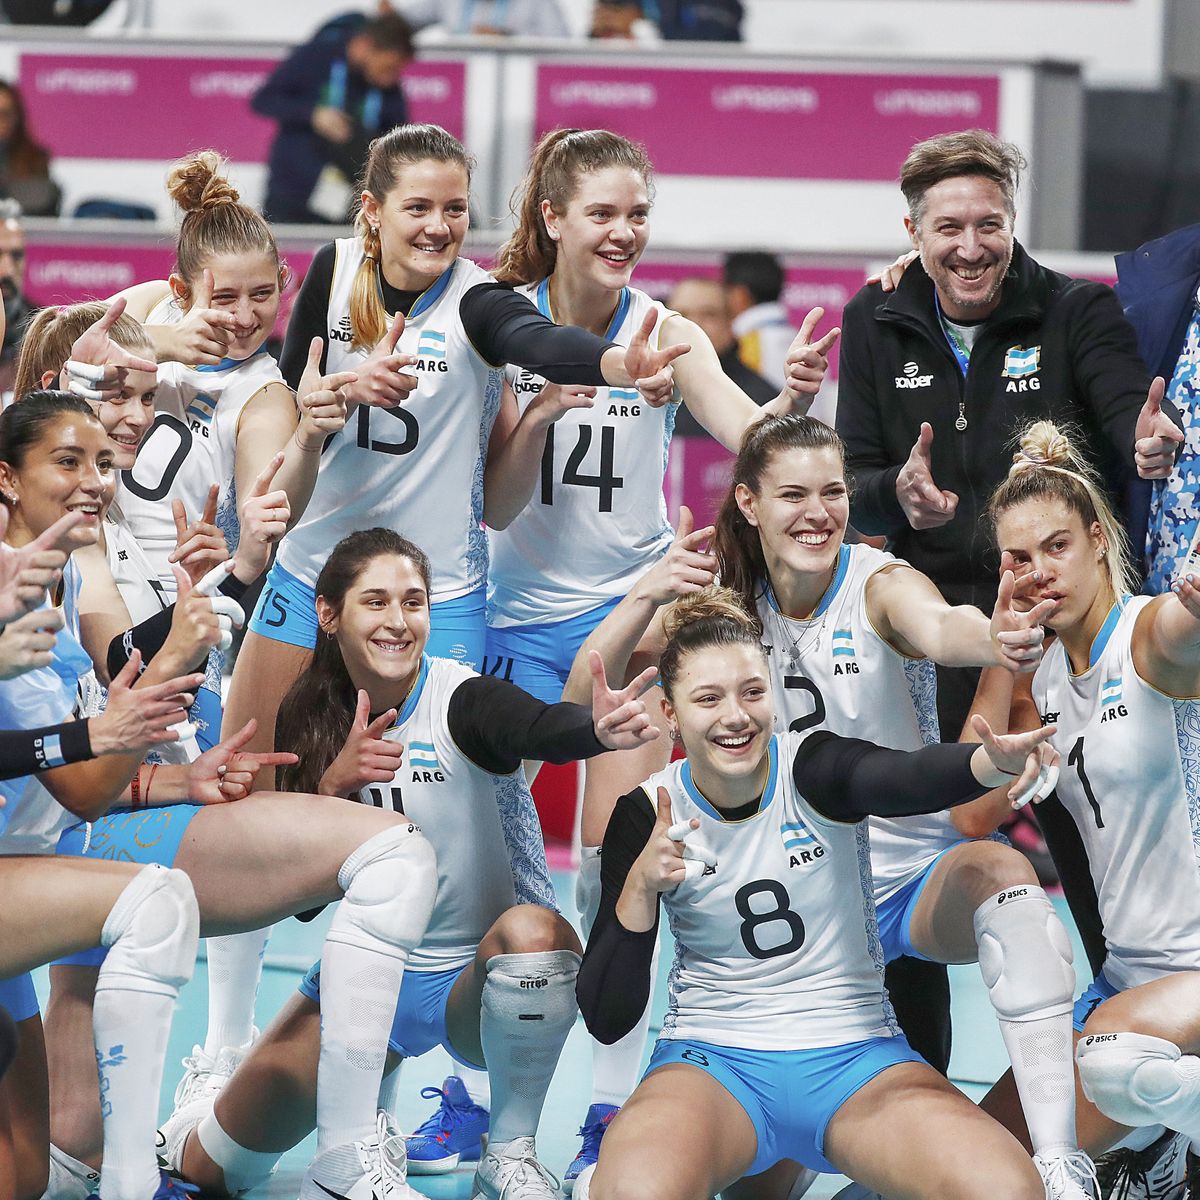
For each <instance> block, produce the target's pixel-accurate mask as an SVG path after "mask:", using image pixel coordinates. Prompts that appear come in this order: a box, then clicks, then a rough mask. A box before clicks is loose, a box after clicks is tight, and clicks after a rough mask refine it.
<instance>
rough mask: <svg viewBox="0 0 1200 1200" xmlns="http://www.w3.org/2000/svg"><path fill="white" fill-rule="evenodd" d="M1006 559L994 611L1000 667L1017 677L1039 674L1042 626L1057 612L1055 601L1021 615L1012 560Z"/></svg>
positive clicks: (1047, 601) (993, 630) (992, 626)
mask: <svg viewBox="0 0 1200 1200" xmlns="http://www.w3.org/2000/svg"><path fill="white" fill-rule="evenodd" d="M1004 559H1005V570H1004V573H1003V574H1002V575H1001V576H1000V589H999V591H998V592H997V594H996V606H995V608H994V609H993V610H992V625H991V633H992V641H993V642H994V643H995V646H996V654H997V661H998V662H999V665H1000V666H1002V667H1007V668H1008V670H1010V671H1012V672H1013V674H1014V675H1018V674H1021V673H1022V672H1025V671H1034V670H1036V669H1037V665H1038V663H1039V662H1041V661H1042V644H1043V642H1044V641H1045V638H1046V633H1045V630H1044V629H1043V628H1042V625H1041V622H1042V620H1043V618H1045V617H1048V616H1049V615H1050V613H1051V612H1053V611H1054V601H1053V600H1043V601H1042V602H1041V603H1040V604H1035V605H1034V606H1033V607H1032V608H1031V609H1029V610H1028V611H1026V612H1021V611H1020V610H1019V608H1018V607H1017V605H1016V604H1015V603H1014V601H1015V597H1016V595H1017V579H1016V576H1015V575H1014V574H1013V572H1012V570H1011V567H1009V566H1008V565H1007V564H1008V563H1011V561H1012V558H1011V556H1010V555H1008V554H1005V556H1004Z"/></svg>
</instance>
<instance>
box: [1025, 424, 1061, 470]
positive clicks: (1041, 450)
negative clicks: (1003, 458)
mask: <svg viewBox="0 0 1200 1200" xmlns="http://www.w3.org/2000/svg"><path fill="white" fill-rule="evenodd" d="M1076 458H1077V456H1076V454H1075V450H1074V448H1073V447H1072V445H1071V439H1070V438H1069V437H1067V435H1066V434H1065V433H1063V432H1062V430H1060V429H1059V427H1058V426H1057V425H1055V424H1054V422H1053V421H1035V422H1034V423H1033V424H1032V425H1030V426H1029V427H1028V428H1027V429H1026V430H1025V432H1024V433H1022V434H1021V442H1020V449H1019V450H1018V451H1017V452H1016V454H1014V455H1013V464H1014V466H1013V469H1014V470H1023V469H1024V468H1026V467H1030V466H1034V467H1061V468H1070V467H1072V466H1074V465H1075V463H1076Z"/></svg>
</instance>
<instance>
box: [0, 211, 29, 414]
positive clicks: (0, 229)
mask: <svg viewBox="0 0 1200 1200" xmlns="http://www.w3.org/2000/svg"><path fill="white" fill-rule="evenodd" d="M24 286H25V231H24V230H23V229H22V228H21V206H20V205H19V204H18V203H17V202H16V201H15V200H0V299H2V300H3V302H4V322H5V323H4V342H3V348H2V349H0V395H3V396H4V397H5V398H6V399H7V397H8V395H9V394H10V393H11V392H12V386H13V377H14V376H15V374H16V369H17V354H18V352H19V351H20V349H21V339H22V338H23V337H24V336H25V327H26V326H27V325H28V324H29V321H30V318H31V317H32V316H33V314H34V313H35V312H37V309H36V308H35V307H34V305H33V303H32V302H31V301H30V299H29V297H28V296H26V295H25V292H24V290H23V289H24Z"/></svg>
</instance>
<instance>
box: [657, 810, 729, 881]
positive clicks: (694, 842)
mask: <svg viewBox="0 0 1200 1200" xmlns="http://www.w3.org/2000/svg"><path fill="white" fill-rule="evenodd" d="M656 808H657V811H656V814H655V816H656V819H655V825H654V839H655V840H656V841H657V842H658V843H659V847H660V855H661V857H662V865H663V867H664V871H663V878H664V883H665V884H666V886H665V887H663V888H660V889H659V890H660V891H666V890H667V889H668V888H672V887H675V886H676V885H677V884H679V883H682V882H683V881H684V880H685V879H699V878H700V877H701V876H703V875H705V874H712V873H713V872H715V871H716V869H717V858H716V855H715V854H713V853H712V851H711V850H709V849H708V848H707V847H706V846H705V845H704V844H703V843H702V842H701V841H700V839H699V838H698V837H697V836H696V835H697V832H698V831H699V829H700V821H699V819H698V818H697V817H692V819H691V820H690V821H674V820H672V815H673V814H672V812H671V797H670V794H669V793H668V791H667V789H666V788H664V787H660V788H659V789H658V803H657V806H656Z"/></svg>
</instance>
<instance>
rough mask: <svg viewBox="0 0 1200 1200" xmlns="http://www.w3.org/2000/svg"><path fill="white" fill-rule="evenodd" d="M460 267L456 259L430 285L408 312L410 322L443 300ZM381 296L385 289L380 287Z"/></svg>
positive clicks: (377, 275) (377, 276)
mask: <svg viewBox="0 0 1200 1200" xmlns="http://www.w3.org/2000/svg"><path fill="white" fill-rule="evenodd" d="M457 266H458V259H457V258H456V259H455V260H454V261H453V262H452V263H451V264H450V265H449V266H448V267H447V268H446V269H445V270H444V271H443V272H442V273H441V274H440V275H439V276H438V277H437V278H436V279H435V280H434V281H433V282H432V283H431V284H430V285H429V287H427V288H426V289H425V290H424V291H423V292H422V293H421V294H420V295H419V296H418V297H417V298H416V300H415V301H414V302H413V306H412V308H410V309H409V310H408V320H410V321H415V320H416V319H417V318H418V317H419V316H420V315H421V314H422V313H427V312H428V311H429V310H430V309H431V308H432V307H433V306H434V305H435V304H436V303H437V302H438V301H439V300H440V299H441V298H442V293H443V292H444V291H445V290H446V289H447V288H448V287H449V286H450V280H451V279H453V278H454V268H455V267H457ZM375 278H376V281H378V279H379V274H378V273H376V276H375ZM379 291H380V295H382V294H383V287H382V285H380V288H379Z"/></svg>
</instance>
